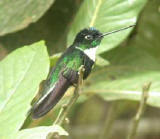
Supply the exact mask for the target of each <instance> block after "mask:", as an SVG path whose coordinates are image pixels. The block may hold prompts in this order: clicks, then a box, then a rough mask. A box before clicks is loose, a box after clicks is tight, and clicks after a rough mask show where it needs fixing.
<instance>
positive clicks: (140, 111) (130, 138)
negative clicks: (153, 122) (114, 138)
mask: <svg viewBox="0 0 160 139" xmlns="http://www.w3.org/2000/svg"><path fill="white" fill-rule="evenodd" d="M150 86H151V82H149V83H146V84H145V85H143V89H142V97H141V101H140V105H139V108H138V111H137V113H136V115H135V117H134V119H133V123H132V124H133V125H132V127H131V130H130V132H129V134H128V137H127V139H134V138H135V136H136V131H137V128H138V125H139V121H140V118H141V116H142V114H143V112H144V109H145V106H146V101H147V98H148V93H149V89H150Z"/></svg>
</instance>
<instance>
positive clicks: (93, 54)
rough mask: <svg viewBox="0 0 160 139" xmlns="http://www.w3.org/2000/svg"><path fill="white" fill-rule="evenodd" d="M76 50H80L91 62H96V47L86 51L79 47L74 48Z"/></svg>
mask: <svg viewBox="0 0 160 139" xmlns="http://www.w3.org/2000/svg"><path fill="white" fill-rule="evenodd" d="M76 48H77V49H79V50H81V51H82V52H84V53H85V54H86V55H87V56H88V57H89V58H90V59H91V60H93V61H95V60H96V50H97V47H94V48H89V49H86V50H82V49H81V48H79V47H76Z"/></svg>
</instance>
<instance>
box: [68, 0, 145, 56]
mask: <svg viewBox="0 0 160 139" xmlns="http://www.w3.org/2000/svg"><path fill="white" fill-rule="evenodd" d="M145 3H146V0H133V1H129V0H85V1H84V2H83V4H82V6H81V8H80V9H79V12H78V13H77V15H76V17H75V20H74V22H73V24H72V25H71V29H70V32H69V35H68V44H71V43H72V42H73V39H74V37H75V35H76V34H77V33H78V32H79V31H80V30H81V29H83V28H86V27H89V26H94V27H95V28H97V29H99V30H100V31H101V32H108V31H112V30H115V29H119V28H121V27H125V26H128V25H131V24H134V23H135V22H136V20H137V16H138V14H139V12H140V11H141V9H142V8H143V6H144V4H145ZM130 31H131V29H128V30H126V31H122V32H119V33H116V34H114V35H110V36H107V37H106V38H104V39H103V41H102V43H101V45H100V47H99V49H98V52H97V53H98V54H100V53H102V52H104V51H108V50H110V49H111V48H113V47H115V46H116V45H118V44H119V43H120V42H122V41H123V40H124V39H125V38H126V36H127V35H128V34H129V32H130Z"/></svg>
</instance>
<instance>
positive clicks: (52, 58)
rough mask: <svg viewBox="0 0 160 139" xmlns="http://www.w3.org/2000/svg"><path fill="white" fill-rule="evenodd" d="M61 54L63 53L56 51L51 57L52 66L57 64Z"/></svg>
mask: <svg viewBox="0 0 160 139" xmlns="http://www.w3.org/2000/svg"><path fill="white" fill-rule="evenodd" d="M61 55H62V53H56V54H54V55H53V56H51V57H50V66H51V67H52V66H54V65H55V64H56V62H57V60H58V59H59V58H60V56H61Z"/></svg>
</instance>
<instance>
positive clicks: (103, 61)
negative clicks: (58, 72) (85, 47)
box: [0, 0, 160, 139]
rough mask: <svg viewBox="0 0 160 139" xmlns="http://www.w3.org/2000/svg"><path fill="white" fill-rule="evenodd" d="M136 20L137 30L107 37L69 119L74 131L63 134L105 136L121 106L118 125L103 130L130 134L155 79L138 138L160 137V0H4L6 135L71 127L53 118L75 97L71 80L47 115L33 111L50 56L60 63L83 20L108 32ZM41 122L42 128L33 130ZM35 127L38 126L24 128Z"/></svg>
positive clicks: (0, 99)
mask: <svg viewBox="0 0 160 139" xmlns="http://www.w3.org/2000/svg"><path fill="white" fill-rule="evenodd" d="M135 22H136V27H135V28H134V29H133V30H126V31H123V32H119V33H117V34H113V35H110V36H108V37H106V38H104V40H103V41H102V44H101V45H100V47H99V49H98V52H97V61H96V64H95V66H94V69H93V71H92V73H91V75H90V76H89V78H88V79H87V80H86V81H85V82H84V85H83V88H82V94H81V96H80V97H79V99H78V102H77V103H76V105H75V106H74V107H73V108H72V110H71V111H70V113H69V114H68V116H69V120H70V123H69V124H64V125H63V128H64V129H65V130H66V131H67V132H68V133H69V136H63V137H61V138H69V139H72V138H73V139H81V138H84V139H97V138H99V136H100V135H101V132H102V131H103V125H104V123H105V121H106V119H107V117H109V116H110V112H111V110H114V112H113V115H111V116H112V120H113V121H112V123H111V124H112V125H111V127H112V128H111V129H110V130H109V131H107V133H108V134H107V136H106V137H104V138H107V137H108V138H110V139H124V138H126V136H127V134H128V131H129V128H130V126H131V122H132V118H133V117H134V115H135V113H136V111H137V108H138V104H139V100H140V98H141V93H142V86H143V84H144V83H146V82H148V81H151V82H152V85H151V88H150V92H149V98H148V100H147V104H148V105H147V107H146V111H145V113H144V115H143V117H142V119H141V121H140V125H139V128H138V131H137V136H136V138H137V139H159V138H160V124H159V122H160V118H159V117H160V109H159V107H160V54H159V52H160V39H159V36H160V24H159V22H160V1H159V0H148V1H147V0H115V1H113V0H29V1H25V0H17V1H12V2H9V1H5V0H1V1H0V60H1V62H0V138H10V139H12V138H19V139H23V138H25V137H30V138H34V139H35V138H36V137H37V138H40V137H38V136H37V135H34V136H30V135H33V133H36V132H37V133H41V132H42V131H43V132H44V134H43V136H42V139H43V138H45V137H46V134H48V132H49V131H55V132H59V134H61V135H66V134H67V133H66V132H65V131H64V130H63V129H61V127H53V126H51V125H52V124H53V122H54V120H55V118H56V117H57V115H58V112H59V109H60V106H61V104H64V103H66V102H67V101H68V100H69V98H70V97H71V95H72V88H71V89H69V90H68V91H67V94H66V95H65V96H64V97H63V99H62V100H61V101H60V103H59V104H58V105H57V106H56V107H55V108H54V109H53V110H52V111H51V112H49V113H48V114H47V115H46V116H45V117H43V118H40V119H38V120H32V119H30V117H29V116H28V117H27V111H28V110H29V108H30V103H31V102H32V100H33V98H34V97H35V95H36V93H37V92H38V88H39V84H40V82H41V81H42V80H45V78H46V77H47V74H48V72H49V62H50V63H51V65H54V63H55V62H56V60H57V59H58V57H59V54H58V53H61V52H63V51H64V50H65V49H66V48H67V47H68V46H69V45H70V44H71V43H72V41H73V39H74V37H75V35H76V33H77V32H79V30H81V29H82V28H84V27H89V26H94V27H96V28H97V29H99V30H100V31H101V32H107V31H112V30H114V29H119V28H121V27H124V26H128V25H131V24H134V23H135ZM41 40H44V41H45V44H44V42H42V41H41ZM39 41H40V42H39ZM35 42H38V43H35ZM23 46H25V47H23ZM45 46H46V47H45ZM48 55H50V57H49V56H48ZM49 58H50V59H49ZM39 126H43V129H40V128H35V130H32V128H34V127H39ZM28 128H31V130H30V131H27V130H25V129H28ZM45 128H46V130H45ZM20 130H21V131H20ZM7 133H10V135H7Z"/></svg>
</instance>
